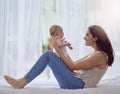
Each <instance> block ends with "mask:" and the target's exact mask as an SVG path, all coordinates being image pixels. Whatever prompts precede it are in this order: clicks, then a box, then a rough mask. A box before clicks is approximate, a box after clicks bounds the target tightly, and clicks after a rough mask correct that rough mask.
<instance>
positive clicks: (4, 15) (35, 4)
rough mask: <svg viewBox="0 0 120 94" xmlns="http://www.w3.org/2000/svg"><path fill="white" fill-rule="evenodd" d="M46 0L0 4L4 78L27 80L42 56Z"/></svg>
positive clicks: (2, 1)
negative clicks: (27, 73) (26, 77)
mask: <svg viewBox="0 0 120 94" xmlns="http://www.w3.org/2000/svg"><path fill="white" fill-rule="evenodd" d="M41 7H42V0H0V29H1V30H0V76H2V75H4V74H9V75H12V76H19V77H20V76H23V75H24V74H25V73H26V72H27V71H28V69H29V68H30V67H31V66H32V65H33V64H34V63H35V62H34V61H36V59H37V58H38V57H39V55H40V54H41V53H42V32H41V30H42V25H41V23H42V20H41V19H42V11H41V10H42V9H41Z"/></svg>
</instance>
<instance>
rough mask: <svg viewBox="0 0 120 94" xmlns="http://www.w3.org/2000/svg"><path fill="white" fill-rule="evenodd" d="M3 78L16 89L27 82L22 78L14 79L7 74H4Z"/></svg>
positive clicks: (22, 86)
mask: <svg viewBox="0 0 120 94" xmlns="http://www.w3.org/2000/svg"><path fill="white" fill-rule="evenodd" d="M4 78H5V80H6V81H7V83H8V84H10V85H11V86H12V87H13V88H16V89H20V88H24V86H25V85H26V84H27V83H26V80H25V79H24V78H22V79H14V78H12V77H10V76H8V75H5V76H4Z"/></svg>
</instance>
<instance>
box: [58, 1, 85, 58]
mask: <svg viewBox="0 0 120 94" xmlns="http://www.w3.org/2000/svg"><path fill="white" fill-rule="evenodd" d="M56 7H57V18H58V24H60V25H61V26H62V27H63V30H64V33H65V38H66V40H68V41H70V42H71V44H72V46H73V51H72V50H71V51H70V50H68V51H69V53H70V56H71V57H72V58H73V59H74V60H76V59H78V58H80V57H82V56H83V55H84V54H85V53H86V52H85V50H83V49H84V40H83V38H84V34H85V31H86V29H85V24H86V23H85V22H86V20H85V19H86V5H85V0H76V1H75V0H57V6H56Z"/></svg>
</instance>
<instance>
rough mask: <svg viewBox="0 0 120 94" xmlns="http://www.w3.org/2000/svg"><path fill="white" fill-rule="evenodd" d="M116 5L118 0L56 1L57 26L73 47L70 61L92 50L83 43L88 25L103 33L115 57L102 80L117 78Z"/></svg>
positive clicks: (119, 27) (119, 18)
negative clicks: (95, 25)
mask: <svg viewBox="0 0 120 94" xmlns="http://www.w3.org/2000/svg"><path fill="white" fill-rule="evenodd" d="M119 4H120V1H119V0H110V1H109V0H76V1H75V0H57V15H58V16H57V17H58V24H60V25H61V26H62V27H63V29H64V32H65V36H66V38H67V39H69V41H70V42H72V44H73V46H74V51H70V55H71V57H72V58H74V59H78V58H80V57H82V56H84V54H86V53H88V52H91V51H92V50H91V49H89V47H87V48H86V47H85V46H84V40H83V37H84V34H85V32H86V30H87V27H88V26H89V25H92V24H98V25H100V26H102V27H103V28H104V29H105V30H106V32H107V34H108V36H109V37H110V40H111V42H112V45H113V48H114V50H115V54H116V55H115V61H114V64H113V66H112V67H111V68H109V70H108V71H107V73H106V75H105V76H104V77H105V78H109V77H114V76H117V75H120V69H119V67H120V37H119V36H120V12H119V9H120V6H119ZM87 49H88V50H87ZM118 71H119V72H118Z"/></svg>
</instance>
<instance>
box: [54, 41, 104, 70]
mask: <svg viewBox="0 0 120 94" xmlns="http://www.w3.org/2000/svg"><path fill="white" fill-rule="evenodd" d="M54 48H55V49H56V51H57V52H58V54H59V55H60V57H61V59H62V60H63V62H64V63H65V64H66V65H67V66H68V67H69V69H70V70H71V71H73V70H86V69H90V68H93V67H95V66H97V67H99V66H101V65H102V63H106V58H105V56H104V55H103V54H101V53H93V54H91V55H89V56H88V57H86V58H84V59H80V60H77V61H76V62H73V61H72V60H71V59H69V58H68V57H66V56H65V55H64V54H63V52H62V51H61V49H60V48H59V47H58V45H57V44H56V42H54Z"/></svg>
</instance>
